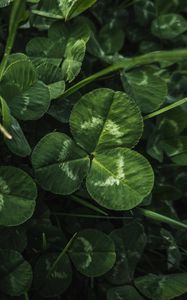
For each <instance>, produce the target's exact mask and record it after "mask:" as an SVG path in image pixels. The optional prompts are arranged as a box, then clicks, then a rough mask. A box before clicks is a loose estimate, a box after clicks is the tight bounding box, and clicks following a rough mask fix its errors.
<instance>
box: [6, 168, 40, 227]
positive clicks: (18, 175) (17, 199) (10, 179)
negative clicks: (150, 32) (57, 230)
mask: <svg viewBox="0 0 187 300" xmlns="http://www.w3.org/2000/svg"><path fill="white" fill-rule="evenodd" d="M36 196H37V189H36V185H35V183H34V181H33V180H32V178H31V177H30V176H29V175H28V174H27V173H25V172H24V171H22V170H21V169H17V168H15V167H9V166H3V167H0V225H4V226H15V225H19V224H22V223H24V222H26V221H27V220H28V219H29V218H30V217H31V216H32V214H33V212H34V208H35V199H36Z"/></svg>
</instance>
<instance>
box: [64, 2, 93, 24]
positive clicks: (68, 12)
mask: <svg viewBox="0 0 187 300" xmlns="http://www.w3.org/2000/svg"><path fill="white" fill-rule="evenodd" d="M96 1H97V0H68V1H67V0H58V3H59V7H60V9H61V11H62V13H63V15H64V18H65V19H66V20H68V19H71V18H73V17H75V16H77V15H79V14H81V13H82V12H83V11H85V10H87V9H88V8H89V7H91V6H92V5H93V4H94V3H96Z"/></svg>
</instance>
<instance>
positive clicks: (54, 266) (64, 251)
mask: <svg viewBox="0 0 187 300" xmlns="http://www.w3.org/2000/svg"><path fill="white" fill-rule="evenodd" d="M76 236H77V233H75V234H74V235H73V236H72V238H71V239H70V240H69V242H68V243H67V245H66V247H65V248H64V249H63V250H62V252H61V253H60V254H59V256H58V257H57V259H56V260H55V262H54V263H53V264H52V266H51V267H50V269H49V271H48V273H47V276H46V278H49V277H50V275H51V274H52V273H53V271H54V270H55V268H56V266H57V265H58V263H59V261H60V260H61V259H62V258H63V256H64V255H65V254H66V252H67V251H68V249H69V247H70V246H71V244H72V242H73V240H74V239H75V237H76Z"/></svg>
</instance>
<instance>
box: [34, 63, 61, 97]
mask: <svg viewBox="0 0 187 300" xmlns="http://www.w3.org/2000/svg"><path fill="white" fill-rule="evenodd" d="M37 73H38V78H39V80H41V81H43V82H44V83H45V84H47V85H48V88H49V92H50V99H51V100H53V99H56V98H58V97H59V96H61V95H62V94H63V92H64V91H65V82H64V81H63V75H62V72H61V70H60V68H58V67H57V66H55V65H52V64H50V63H47V62H46V63H43V64H40V65H39V66H38V67H37Z"/></svg>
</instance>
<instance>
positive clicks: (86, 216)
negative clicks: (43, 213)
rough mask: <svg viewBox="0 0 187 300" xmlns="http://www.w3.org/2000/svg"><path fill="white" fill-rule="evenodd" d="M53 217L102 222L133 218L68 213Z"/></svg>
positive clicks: (56, 214)
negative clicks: (101, 220)
mask: <svg viewBox="0 0 187 300" xmlns="http://www.w3.org/2000/svg"><path fill="white" fill-rule="evenodd" d="M53 214H54V215H55V216H64V217H77V218H87V219H103V220H128V219H133V217H125V216H124V217H115V216H100V215H86V214H71V213H70V214H69V213H56V212H55V213H53Z"/></svg>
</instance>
